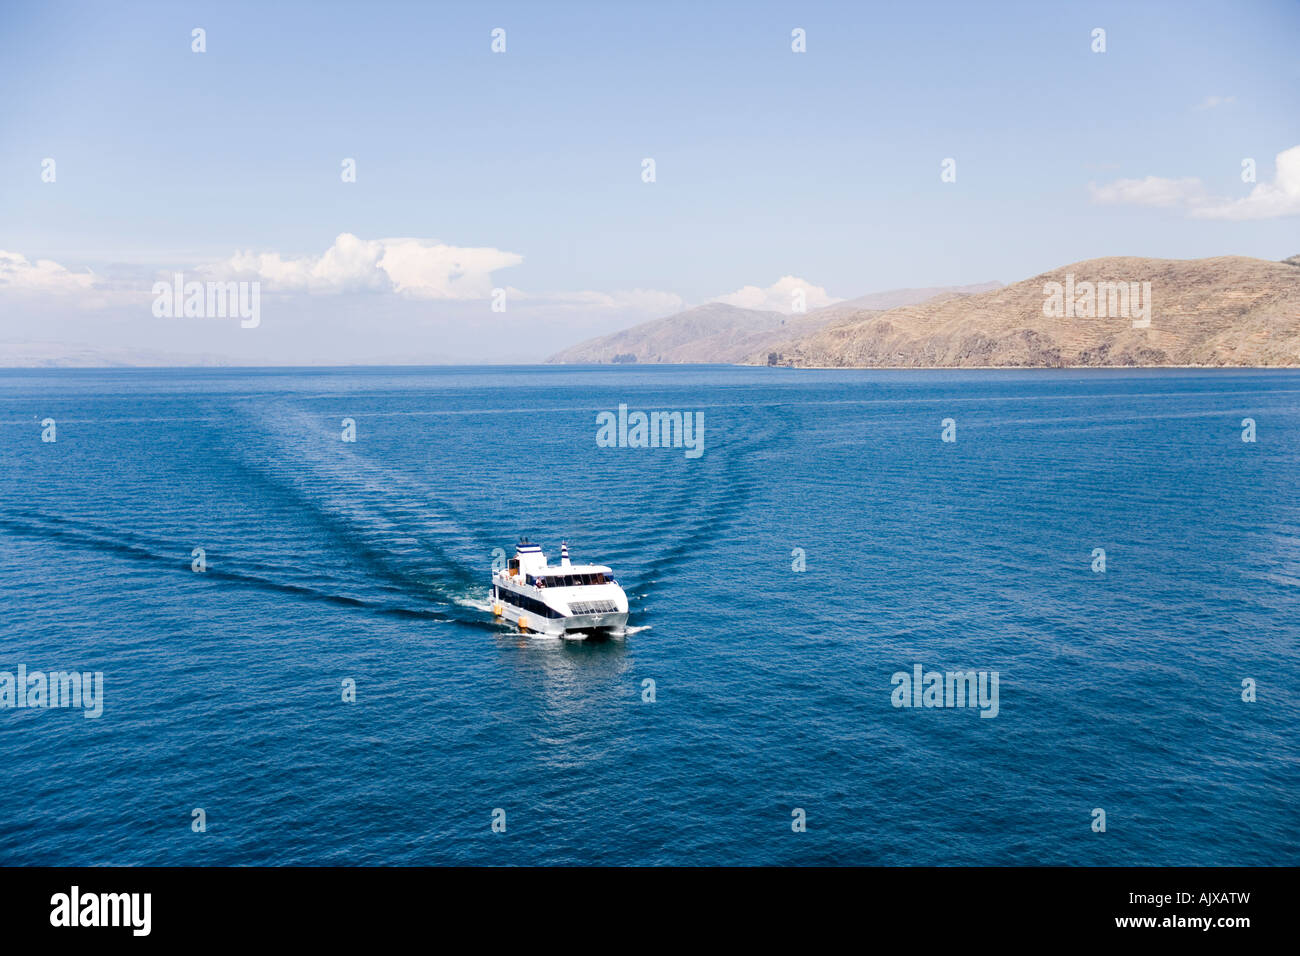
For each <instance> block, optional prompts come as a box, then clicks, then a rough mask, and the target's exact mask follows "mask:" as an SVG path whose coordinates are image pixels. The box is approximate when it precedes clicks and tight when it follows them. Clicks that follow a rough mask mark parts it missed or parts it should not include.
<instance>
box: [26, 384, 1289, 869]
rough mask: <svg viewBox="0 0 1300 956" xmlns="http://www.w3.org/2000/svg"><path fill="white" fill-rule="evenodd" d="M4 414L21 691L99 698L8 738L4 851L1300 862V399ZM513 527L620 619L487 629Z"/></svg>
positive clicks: (339, 402) (586, 401)
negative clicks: (914, 703)
mask: <svg viewBox="0 0 1300 956" xmlns="http://www.w3.org/2000/svg"><path fill="white" fill-rule="evenodd" d="M620 403H626V404H628V405H629V406H630V407H631V408H632V409H644V410H659V409H664V410H668V409H680V410H689V411H700V412H702V413H703V416H704V425H705V432H704V439H705V444H704V454H703V455H702V456H701V457H699V458H698V459H690V458H687V457H686V455H685V454H684V453H683V451H682V450H681V449H639V448H636V449H633V448H601V447H598V446H597V444H596V441H595V435H596V415H597V413H598V412H599V411H603V410H615V409H617V407H618V405H619V404H620ZM46 418H52V419H54V420H55V422H56V425H57V441H56V442H53V443H47V442H42V441H41V422H42V420H44V419H46ZM344 418H352V419H354V420H355V422H356V428H357V441H356V442H355V443H345V442H343V441H342V440H341V438H340V434H341V431H342V420H343V419H344ZM945 418H952V419H954V420H955V422H956V428H957V441H956V442H955V443H944V442H942V441H941V440H940V431H941V426H940V422H941V420H942V419H945ZM1244 418H1252V419H1254V420H1255V422H1256V423H1257V433H1258V441H1256V442H1254V443H1246V442H1243V441H1242V440H1241V434H1242V419H1244ZM0 429H3V440H4V444H3V454H0V589H2V591H0V594H2V597H0V610H2V611H3V613H2V614H0V671H14V670H15V669H16V668H17V666H18V665H19V664H23V665H25V666H26V667H27V668H28V669H29V670H38V669H39V670H63V669H77V670H89V671H102V672H103V674H104V683H105V703H104V712H103V715H102V716H101V717H100V718H98V719H86V718H84V717H83V716H82V715H81V714H80V713H79V712H76V711H70V710H51V709H46V710H38V709H5V710H0V761H3V766H4V770H5V792H6V795H7V796H6V799H5V800H3V801H0V863H7V864H14V863H40V864H80V863H93V864H98V863H122V864H130V863H139V864H148V863H154V864H209V863H212V864H246V863H251V864H279V863H344V864H378V863H399V864H416V863H507V864H510V863H588V862H599V863H618V864H623V863H629V864H658V863H685V864H697V863H742V864H774V863H801V864H808V863H884V864H948V863H954V864H956V863H975V864H980V863H990V864H1016V863H1069V864H1100V865H1110V864H1142V863H1159V864H1255V863H1263V864H1279V863H1289V864H1295V863H1300V832H1298V825H1300V811H1298V810H1297V799H1296V795H1297V792H1298V791H1300V757H1298V749H1297V741H1298V740H1300V666H1298V665H1300V649H1298V647H1297V638H1298V637H1300V620H1298V616H1297V611H1298V610H1300V504H1298V501H1297V477H1298V476H1300V374H1298V373H1294V372H1225V371H1215V372H1192V371H1147V372H1143V371H1129V372H1086V373H1085V372H1068V371H1063V372H950V373H939V372H869V371H861V372H858V371H844V372H811V371H803V372H800V371H793V370H785V369H734V368H703V367H701V368H634V367H633V368H613V369H608V368H607V369H567V368H520V369H456V368H447V369H382V370H359V369H358V370H322V371H315V370H197V371H196V370H183V371H182V370H106V371H78V370H48V371H44V370H43V371H7V372H0ZM520 534H527V535H529V536H530V537H532V538H534V539H535V540H539V541H541V542H542V543H543V544H544V545H545V546H547V547H548V549H549V550H550V551H551V553H552V555H553V556H554V554H555V553H556V552H557V551H558V545H559V542H560V540H561V539H564V540H567V541H568V542H569V544H570V547H571V548H572V550H573V552H574V558H575V559H576V560H588V561H596V562H601V563H607V564H610V565H612V566H613V567H614V568H615V571H616V572H617V574H618V576H619V578H620V580H621V581H622V583H623V584H624V586H625V587H626V588H627V590H628V592H629V595H630V598H631V605H632V622H631V623H632V624H633V625H634V629H633V630H632V632H631V633H629V634H628V635H626V636H625V637H623V638H622V639H618V640H608V641H601V642H581V643H580V642H563V641H557V640H547V639H538V638H528V637H522V636H520V635H518V634H516V633H512V632H511V631H509V630H508V629H506V628H504V627H501V626H498V625H496V624H494V623H493V622H492V620H491V618H490V616H489V615H487V614H486V613H484V610H483V608H484V605H483V598H484V596H485V594H486V590H487V582H488V577H489V574H490V566H491V562H492V557H493V549H494V548H510V547H512V546H513V543H514V541H515V540H516V538H517V537H518V536H519V535H520ZM200 547H201V548H203V549H204V551H205V554H206V560H207V570H206V571H205V572H204V573H195V572H194V571H192V570H191V560H192V558H191V553H192V550H193V549H194V548H200ZM796 548H801V549H803V551H804V553H805V555H806V557H805V561H806V570H805V571H803V572H802V573H798V572H795V571H793V570H792V562H793V561H794V560H795V558H794V557H793V556H792V552H793V551H794V549H796ZM1095 548H1104V549H1105V552H1106V571H1105V573H1104V574H1099V573H1094V571H1093V570H1092V562H1093V551H1094V549H1095ZM914 664H921V665H923V666H924V667H925V668H926V669H927V670H929V669H936V670H957V669H982V670H990V671H994V670H995V671H997V672H998V673H999V675H1000V699H999V705H1000V706H999V713H998V715H997V717H996V718H993V719H985V718H981V717H980V716H979V711H978V710H977V709H924V708H922V709H910V708H895V707H894V706H892V704H891V691H892V689H893V687H892V685H891V675H893V674H894V673H895V672H897V671H910V670H911V669H912V667H913V665H914ZM349 678H350V679H353V680H355V681H356V685H357V700H356V702H355V703H344V702H343V700H342V693H341V687H342V682H343V681H344V680H345V679H349ZM1246 678H1251V679H1253V680H1255V681H1256V682H1257V686H1258V691H1257V693H1258V700H1257V701H1256V702H1255V703H1246V702H1243V700H1242V681H1243V679H1246ZM647 680H651V681H653V682H654V697H655V700H654V702H653V703H649V702H645V701H644V700H643V694H644V690H643V688H644V687H645V684H644V682H645V681H647ZM195 808H202V809H203V810H204V812H205V813H206V818H207V832H205V833H195V832H193V831H192V829H191V818H192V811H193V810H194V809H195ZM494 808H501V809H503V810H504V811H505V814H506V822H507V825H506V832H505V833H493V832H492V830H491V822H492V812H493V810H494ZM794 808H802V809H803V810H804V811H805V812H806V814H807V832H805V833H795V832H792V828H791V820H792V816H791V814H792V810H793V809H794ZM1094 808H1104V809H1105V810H1106V813H1107V831H1106V832H1105V833H1094V832H1092V829H1091V826H1090V825H1091V822H1092V810H1093V809H1094Z"/></svg>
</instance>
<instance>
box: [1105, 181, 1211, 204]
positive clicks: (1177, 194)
mask: <svg viewBox="0 0 1300 956" xmlns="http://www.w3.org/2000/svg"><path fill="white" fill-rule="evenodd" d="M1088 188H1089V189H1090V190H1091V191H1092V199H1093V202H1099V203H1109V204H1117V205H1119V204H1122V205H1129V206H1158V207H1164V208H1169V207H1173V206H1183V205H1187V204H1188V203H1194V202H1200V201H1201V200H1202V199H1204V197H1205V187H1204V186H1203V185H1202V184H1201V181H1200V180H1199V179H1197V178H1195V177H1188V178H1185V179H1165V178H1164V177H1163V176H1148V177H1146V179H1117V180H1115V181H1114V182H1113V183H1106V184H1104V185H1102V186H1098V185H1096V184H1095V183H1089V184H1088Z"/></svg>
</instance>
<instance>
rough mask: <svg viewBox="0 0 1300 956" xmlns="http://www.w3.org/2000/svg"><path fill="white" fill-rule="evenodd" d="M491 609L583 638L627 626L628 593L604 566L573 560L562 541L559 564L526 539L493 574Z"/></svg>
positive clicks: (537, 628)
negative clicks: (571, 560)
mask: <svg viewBox="0 0 1300 956" xmlns="http://www.w3.org/2000/svg"><path fill="white" fill-rule="evenodd" d="M491 602H492V613H493V614H494V615H496V616H497V617H499V618H504V619H505V620H507V621H513V622H514V623H515V624H517V625H518V627H519V630H521V631H524V632H530V631H531V632H534V633H537V634H553V635H568V636H571V637H578V638H581V637H585V636H586V635H587V634H588V633H591V632H593V631H618V630H622V629H623V627H624V625H626V624H627V595H626V594H625V593H624V592H623V589H622V588H621V587H619V584H618V582H617V581H615V580H614V573H613V572H612V571H611V570H610V569H609V568H607V567H606V566H605V565H603V564H572V563H571V562H570V561H569V546H568V545H567V544H561V545H560V563H559V564H548V563H547V561H546V555H545V554H543V553H542V548H541V545H537V544H533V543H531V542H530V541H529V540H528V539H527V538H524V539H523V540H522V541H520V542H519V544H518V546H517V547H516V548H515V556H514V557H513V558H511V559H510V560H509V561H508V562H506V566H505V567H504V568H502V569H501V570H500V571H497V572H495V573H494V574H493V575H492V596H491Z"/></svg>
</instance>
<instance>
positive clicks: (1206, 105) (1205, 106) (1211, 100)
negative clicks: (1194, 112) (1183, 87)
mask: <svg viewBox="0 0 1300 956" xmlns="http://www.w3.org/2000/svg"><path fill="white" fill-rule="evenodd" d="M1235 102H1237V98H1236V97H1235V96H1207V97H1206V98H1205V99H1203V100H1202V101H1201V103H1200V105H1199V106H1197V107H1196V108H1197V109H1198V110H1212V109H1214V108H1215V107H1216V106H1228V105H1229V104H1231V103H1235Z"/></svg>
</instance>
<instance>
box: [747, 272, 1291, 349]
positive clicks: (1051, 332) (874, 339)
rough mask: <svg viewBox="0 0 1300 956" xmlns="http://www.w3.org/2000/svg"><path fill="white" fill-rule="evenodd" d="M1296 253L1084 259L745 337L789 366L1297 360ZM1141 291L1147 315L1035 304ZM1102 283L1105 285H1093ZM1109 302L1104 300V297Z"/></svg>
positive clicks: (1104, 303) (1100, 299) (1102, 306)
mask: <svg viewBox="0 0 1300 956" xmlns="http://www.w3.org/2000/svg"><path fill="white" fill-rule="evenodd" d="M1298 262H1300V259H1297V258H1296V257H1292V258H1291V259H1288V260H1286V261H1283V262H1270V261H1267V260H1264V259H1252V258H1247V257H1245V256H1220V257H1217V258H1211V259H1188V260H1183V259H1146V258H1137V257H1110V258H1103V259H1090V260H1087V261H1084V262H1076V263H1073V264H1072V265H1068V266H1063V267H1061V268H1059V269H1054V270H1052V271H1051V272H1045V273H1043V274H1042V275H1038V276H1034V277H1033V278H1032V279H1026V280H1024V281H1023V282H1017V283H1014V284H1012V285H1008V286H1004V287H1002V288H999V289H995V290H992V291H989V292H983V293H979V294H975V295H959V296H944V297H939V298H935V299H932V300H930V301H928V302H923V303H920V304H913V305H906V306H901V307H899V308H895V309H891V310H889V311H886V312H874V311H864V312H861V313H858V314H857V315H848V316H843V315H842V316H841V317H840V319H839V321H837V322H835V323H833V324H831V325H828V326H826V327H824V328H822V329H817V330H815V331H813V332H811V333H809V334H804V335H795V336H789V337H788V338H787V339H786V340H785V341H783V342H779V343H775V344H770V345H766V346H764V347H763V348H762V349H756V350H755V351H754V353H753V354H751V355H750V356H749V357H748V358H747V359H746V360H745V361H746V362H747V363H749V364H758V365H762V364H778V365H790V366H797V367H859V368H871V367H878V368H881V367H889V368H935V367H1062V366H1160V365H1192V366H1226V365H1232V366H1300V265H1297V263H1298ZM1089 283H1092V284H1097V283H1107V284H1111V283H1123V284H1125V285H1126V286H1130V285H1132V284H1133V283H1137V286H1136V287H1135V288H1137V289H1139V290H1140V289H1143V288H1148V286H1145V285H1144V284H1149V291H1150V324H1149V325H1148V326H1147V327H1142V328H1135V327H1134V320H1133V317H1132V316H1127V317H1126V316H1123V315H1114V314H1110V313H1109V310H1108V309H1106V308H1105V306H1106V302H1105V301H1104V300H1106V298H1107V297H1106V296H1105V295H1102V296H1099V297H1098V298H1097V299H1096V302H1097V303H1100V308H1101V309H1102V311H1103V312H1105V313H1107V314H1104V315H1092V316H1090V315H1088V314H1087V309H1086V308H1083V304H1084V300H1083V299H1082V298H1080V300H1079V301H1080V303H1081V305H1080V308H1078V309H1073V310H1071V311H1070V312H1068V313H1067V314H1063V315H1062V314H1055V315H1049V314H1045V311H1047V312H1052V311H1053V309H1052V307H1051V306H1050V305H1048V306H1047V307H1046V309H1045V303H1047V301H1048V299H1049V294H1048V292H1047V291H1046V290H1048V289H1052V290H1054V289H1055V286H1054V285H1053V284H1059V285H1060V286H1061V287H1063V288H1068V289H1070V290H1071V291H1072V292H1073V291H1075V290H1079V291H1078V292H1077V294H1078V295H1080V296H1082V295H1083V292H1082V290H1084V289H1085V287H1086V285H1087V284H1089ZM1103 288H1105V287H1103ZM1110 304H1111V305H1112V306H1113V305H1114V303H1113V302H1112V303H1110Z"/></svg>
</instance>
